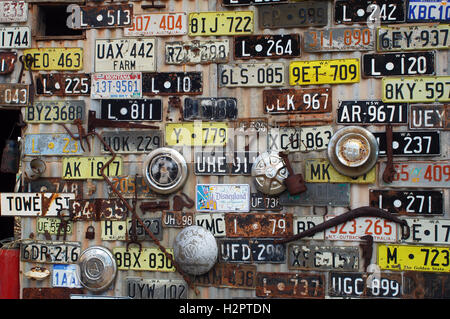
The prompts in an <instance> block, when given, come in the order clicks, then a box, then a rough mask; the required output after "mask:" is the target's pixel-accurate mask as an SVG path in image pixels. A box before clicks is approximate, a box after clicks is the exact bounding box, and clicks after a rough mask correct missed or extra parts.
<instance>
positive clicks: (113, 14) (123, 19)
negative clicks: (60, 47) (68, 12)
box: [69, 4, 133, 29]
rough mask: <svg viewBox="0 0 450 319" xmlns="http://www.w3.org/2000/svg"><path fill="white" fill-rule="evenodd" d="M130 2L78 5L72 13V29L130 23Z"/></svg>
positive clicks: (131, 7)
mask: <svg viewBox="0 0 450 319" xmlns="http://www.w3.org/2000/svg"><path fill="white" fill-rule="evenodd" d="M132 17H133V5H132V4H117V5H114V4H111V5H106V6H101V5H95V6H80V7H77V10H74V13H72V18H73V20H72V21H73V22H72V25H70V26H69V27H70V28H72V29H92V28H117V27H125V26H130V25H131V22H132V21H131V20H132Z"/></svg>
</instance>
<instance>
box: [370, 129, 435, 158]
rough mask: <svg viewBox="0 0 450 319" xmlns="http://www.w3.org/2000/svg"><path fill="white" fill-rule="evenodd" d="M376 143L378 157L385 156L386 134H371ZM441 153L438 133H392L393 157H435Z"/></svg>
mask: <svg viewBox="0 0 450 319" xmlns="http://www.w3.org/2000/svg"><path fill="white" fill-rule="evenodd" d="M373 135H374V136H375V138H376V139H377V142H378V147H379V155H380V156H386V148H387V145H386V133H384V132H375V133H373ZM440 153H441V142H440V132H439V131H435V132H431V131H425V132H418V131H410V132H393V133H392V155H393V156H436V155H439V154H440Z"/></svg>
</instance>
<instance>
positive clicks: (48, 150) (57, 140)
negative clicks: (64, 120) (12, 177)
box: [23, 133, 84, 156]
mask: <svg viewBox="0 0 450 319" xmlns="http://www.w3.org/2000/svg"><path fill="white" fill-rule="evenodd" d="M23 152H24V155H28V156H42V155H45V156H63V155H64V156H68V155H82V154H83V153H84V151H83V150H82V148H81V147H80V146H79V144H78V141H77V140H74V139H73V138H72V137H71V136H70V135H69V134H56V133H39V134H25V136H24V145H23Z"/></svg>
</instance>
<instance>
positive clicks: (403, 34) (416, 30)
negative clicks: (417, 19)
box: [377, 24, 450, 51]
mask: <svg viewBox="0 0 450 319" xmlns="http://www.w3.org/2000/svg"><path fill="white" fill-rule="evenodd" d="M449 30H450V27H449V25H448V24H443V25H418V26H405V27H380V28H378V29H377V32H378V35H377V51H405V50H448V49H449V48H450V39H449Z"/></svg>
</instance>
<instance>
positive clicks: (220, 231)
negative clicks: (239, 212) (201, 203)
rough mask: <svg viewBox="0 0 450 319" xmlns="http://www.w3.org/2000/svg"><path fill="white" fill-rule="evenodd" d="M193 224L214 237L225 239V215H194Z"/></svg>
mask: <svg viewBox="0 0 450 319" xmlns="http://www.w3.org/2000/svg"><path fill="white" fill-rule="evenodd" d="M195 224H196V225H197V226H201V227H203V228H206V229H207V230H209V231H210V232H211V233H212V234H213V235H214V237H225V235H226V229H225V213H208V214H195Z"/></svg>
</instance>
